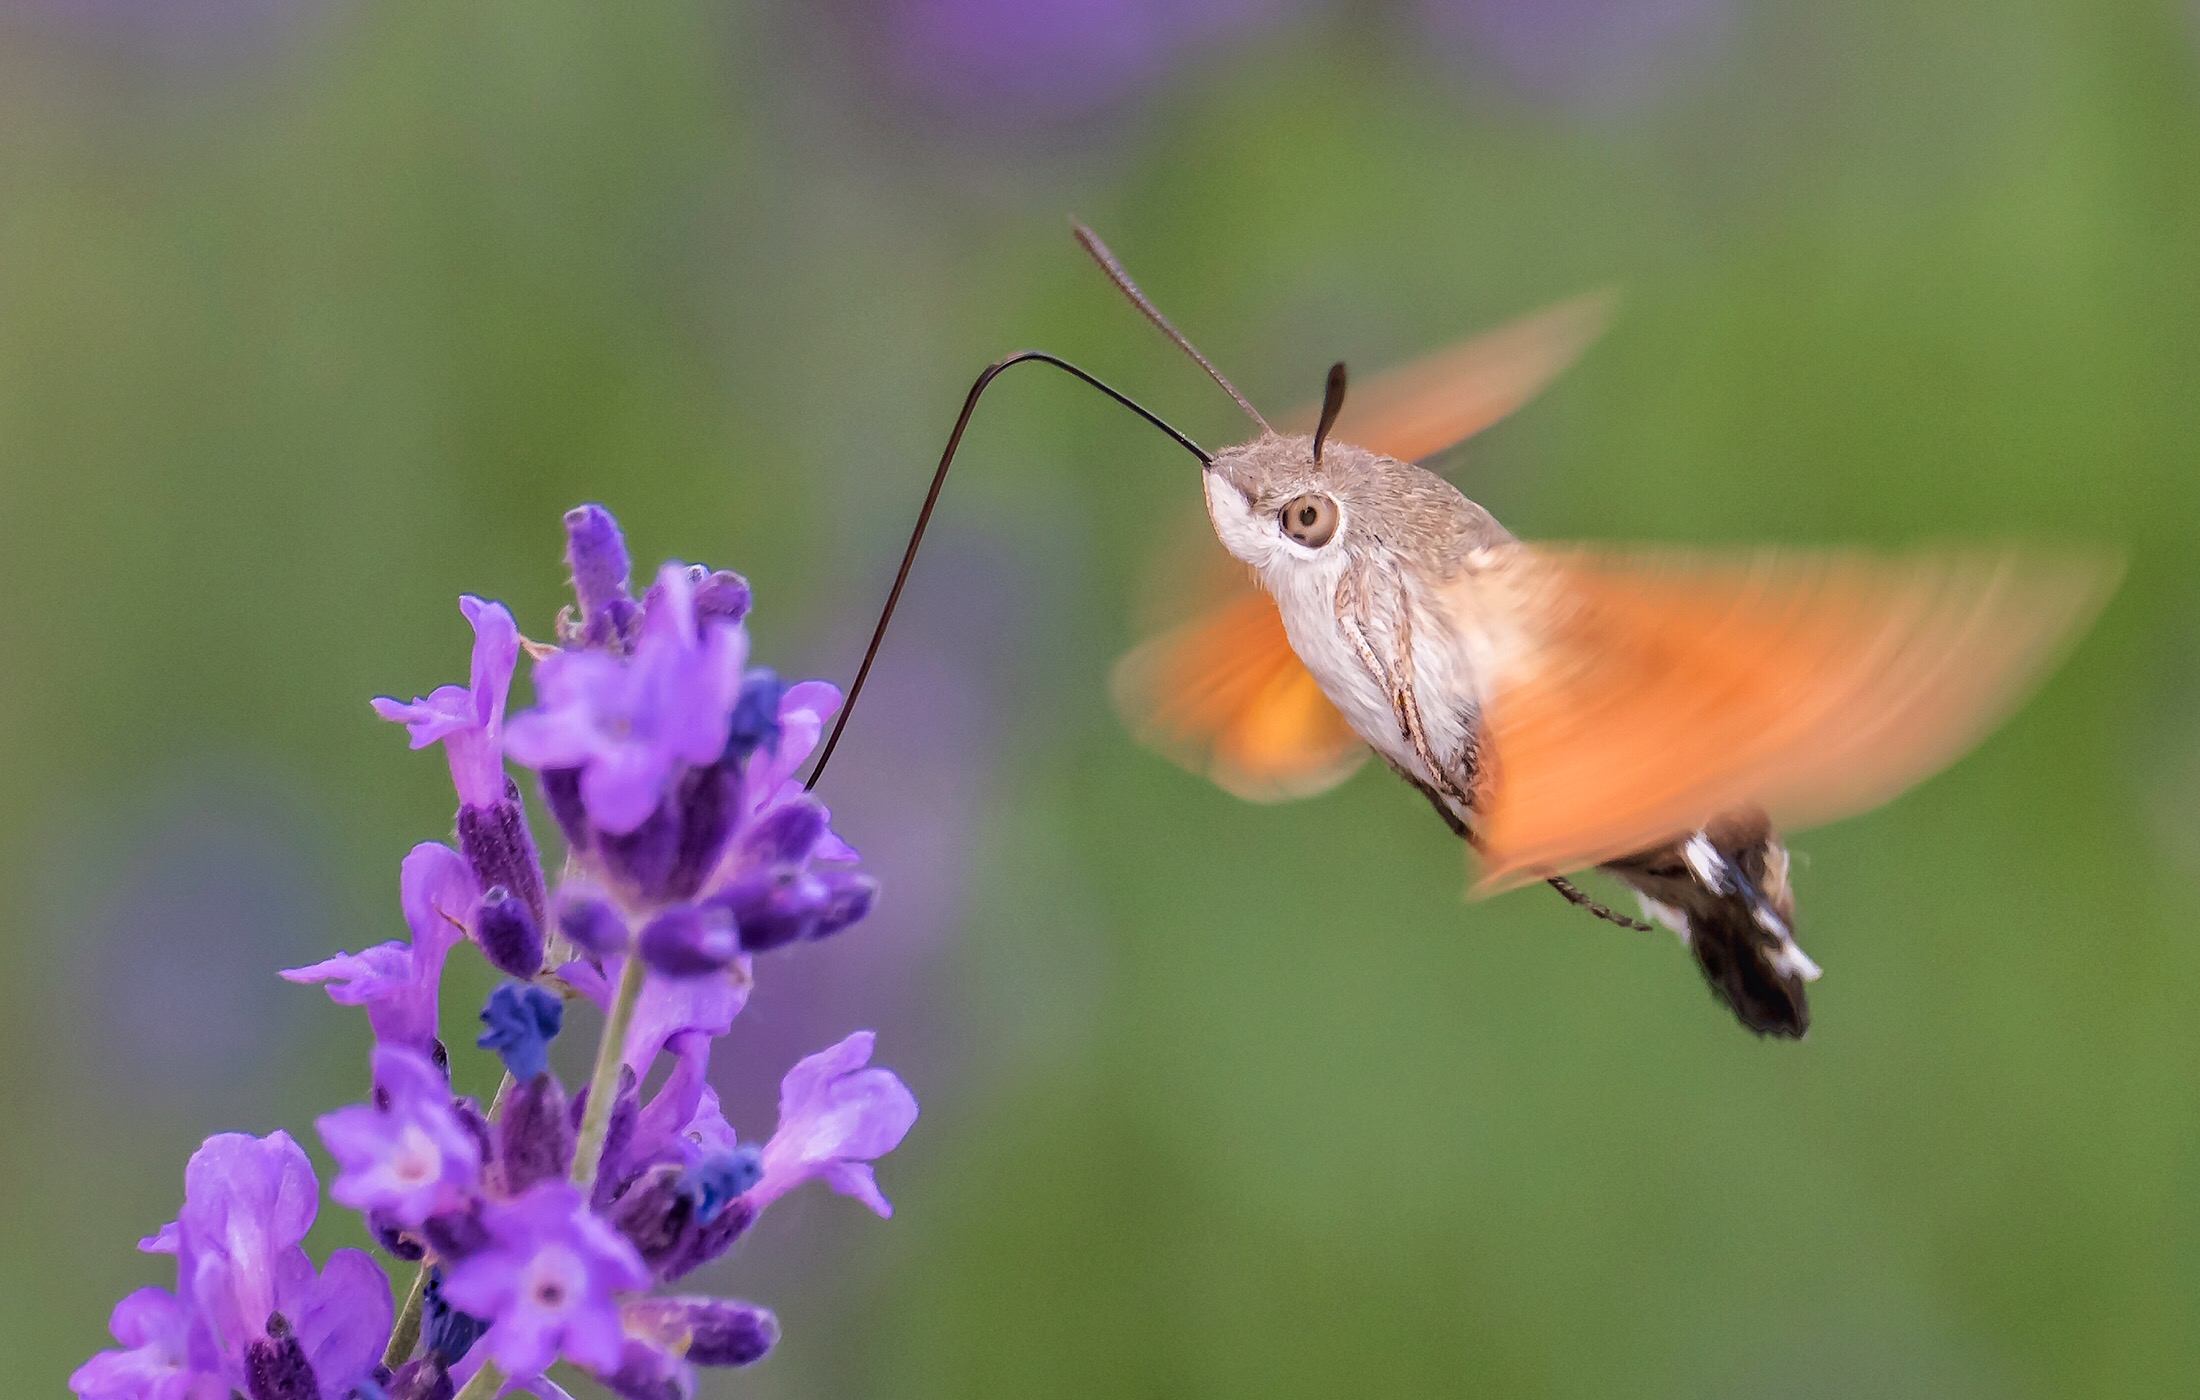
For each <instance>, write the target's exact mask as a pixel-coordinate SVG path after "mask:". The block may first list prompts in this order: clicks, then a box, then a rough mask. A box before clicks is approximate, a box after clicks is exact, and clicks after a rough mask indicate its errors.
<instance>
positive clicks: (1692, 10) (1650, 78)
mask: <svg viewBox="0 0 2200 1400" xmlns="http://www.w3.org/2000/svg"><path fill="white" fill-rule="evenodd" d="M1417 3H1418V4H1419V5H1420V9H1421V14H1422V18H1423V21H1424V23H1425V24H1426V26H1427V29H1428V33H1429V35H1430V37H1431V38H1432V39H1434V40H1435V41H1436V44H1437V47H1438V49H1439V50H1440V51H1442V52H1443V53H1445V54H1447V55H1448V56H1450V57H1452V58H1453V59H1455V60H1457V61H1459V62H1461V63H1464V64H1466V65H1468V66H1470V67H1482V66H1487V67H1490V68H1494V69H1496V70H1497V71H1498V72H1500V73H1501V74H1503V75H1504V77H1505V78H1506V80H1507V81H1509V82H1510V83H1511V84H1512V85H1513V86H1515V87H1517V88H1519V89H1520V90H1521V91H1522V92H1523V93H1525V94H1526V95H1527V96H1530V97H1535V98H1540V99H1542V100H1545V101H1549V102H1555V103H1558V104H1560V105H1562V106H1568V107H1574V108H1577V109H1581V110H1585V111H1598V110H1609V109H1612V108H1618V107H1624V106H1627V105H1628V104H1630V103H1632V102H1634V101H1637V100H1639V99H1641V98H1644V97H1647V96H1649V95H1650V94H1651V93H1652V92H1653V91H1654V90H1655V89H1657V88H1659V87H1661V86H1662V85H1664V84H1665V83H1666V82H1669V81H1670V80H1672V79H1673V78H1675V77H1677V76H1679V75H1680V74H1681V73H1683V72H1685V71H1686V70H1687V68H1688V67H1689V66H1690V64H1691V62H1692V61H1693V60H1695V59H1696V58H1698V57H1699V56H1700V55H1701V54H1702V53H1703V52H1704V51H1706V50H1707V49H1709V48H1711V47H1712V46H1714V45H1715V44H1716V43H1717V41H1719V40H1720V39H1722V38H1724V37H1725V35H1726V33H1727V31H1728V29H1729V28H1730V26H1731V22H1732V21H1733V19H1734V18H1735V7H1736V0H1417Z"/></svg>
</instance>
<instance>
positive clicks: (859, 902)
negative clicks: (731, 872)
mask: <svg viewBox="0 0 2200 1400" xmlns="http://www.w3.org/2000/svg"><path fill="white" fill-rule="evenodd" d="M877 897H878V885H877V882H875V881H874V880H872V879H871V877H870V876H868V875H864V874H861V873H859V872H857V871H853V870H838V869H826V870H815V871H807V870H803V869H801V868H800V867H798V866H792V865H774V866H770V867H768V868H766V869H763V870H757V871H753V872H751V873H749V874H747V875H744V876H742V877H741V878H740V879H738V880H736V881H734V882H733V883H732V884H731V885H729V886H727V887H726V889H725V891H724V892H723V893H722V894H719V895H717V896H715V898H714V899H713V902H714V903H717V904H721V905H723V906H724V907H725V908H726V909H728V910H730V911H731V912H732V914H733V919H734V923H735V924H736V925H737V926H739V928H740V930H741V950H742V951H743V952H745V953H766V952H770V951H771V950H772V949H774V948H783V947H785V946H786V945H787V944H789V943H799V942H802V941H804V940H807V939H815V938H824V937H827V936H829V935H831V934H835V933H838V932H840V930H842V929H844V928H846V927H848V926H849V925H850V924H852V923H854V922H856V921H857V920H858V919H861V918H862V917H863V916H864V915H866V914H868V913H870V912H871V905H872V904H873V902H875V901H876V899H877Z"/></svg>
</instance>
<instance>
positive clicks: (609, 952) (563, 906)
mask: <svg viewBox="0 0 2200 1400" xmlns="http://www.w3.org/2000/svg"><path fill="white" fill-rule="evenodd" d="M558 931H559V932H560V933H562V934H564V935H565V937H566V940H567V941H568V942H570V943H571V944H572V945H573V946H574V947H576V948H578V949H580V950H581V951H582V952H584V953H590V954H593V955H594V956H596V957H599V958H608V957H612V956H614V955H616V954H619V953H623V952H625V951H626V944H627V931H626V920H624V919H622V918H620V917H619V911H618V910H616V909H614V908H612V907H611V901H610V900H608V899H605V898H604V897H603V896H602V895H601V894H599V893H598V892H597V891H596V890H595V888H594V887H593V886H591V885H588V884H586V883H584V882H583V881H580V880H567V881H566V882H565V883H564V884H563V885H562V886H560V887H559V889H558Z"/></svg>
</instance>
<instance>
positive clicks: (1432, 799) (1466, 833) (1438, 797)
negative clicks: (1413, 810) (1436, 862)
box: [1390, 762, 1481, 850]
mask: <svg viewBox="0 0 2200 1400" xmlns="http://www.w3.org/2000/svg"><path fill="white" fill-rule="evenodd" d="M1390 771H1391V772H1393V773H1396V774H1397V775H1398V776H1399V777H1401V778H1403V779H1405V780H1406V781H1407V782H1408V783H1411V784H1412V785H1413V790H1414V791H1415V792H1418V793H1420V794H1421V796H1423V797H1425V798H1427V799H1428V805H1429V806H1431V807H1434V808H1435V809H1436V815H1437V816H1439V817H1442V818H1443V819H1444V825H1445V826H1448V827H1450V828H1451V834H1452V835H1454V836H1456V837H1458V838H1459V839H1460V840H1462V841H1464V842H1466V843H1467V844H1468V845H1470V846H1473V847H1475V848H1476V849H1478V850H1479V849H1480V848H1481V843H1480V842H1479V841H1477V840H1476V839H1475V836H1474V831H1473V829H1472V828H1470V827H1469V826H1468V825H1467V824H1466V822H1465V821H1463V820H1462V819H1461V818H1460V816H1459V814H1458V813H1457V812H1455V811H1453V810H1452V809H1451V804H1450V803H1449V802H1447V801H1445V800H1444V794H1442V793H1440V792H1438V791H1437V790H1436V789H1435V788H1433V787H1430V786H1429V785H1428V784H1427V783H1424V782H1422V781H1421V779H1420V778H1419V777H1418V776H1417V775H1415V774H1413V773H1410V772H1408V771H1406V769H1405V766H1404V765H1402V764H1399V763H1395V762H1393V763H1391V765H1390Z"/></svg>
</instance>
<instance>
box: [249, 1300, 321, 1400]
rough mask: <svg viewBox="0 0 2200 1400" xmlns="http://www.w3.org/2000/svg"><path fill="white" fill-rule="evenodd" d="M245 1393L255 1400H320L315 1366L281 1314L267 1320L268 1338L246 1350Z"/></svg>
mask: <svg viewBox="0 0 2200 1400" xmlns="http://www.w3.org/2000/svg"><path fill="white" fill-rule="evenodd" d="M244 1383H245V1390H246V1392H247V1393H248V1394H250V1395H251V1397H252V1400H321V1383H320V1382H319V1381H318V1380H315V1379H314V1376H313V1363H312V1362H311V1361H308V1360H307V1359H306V1349H305V1348H304V1347H303V1346H301V1345H299V1343H298V1338H297V1337H296V1335H294V1334H293V1333H292V1332H291V1330H290V1322H289V1320H288V1319H286V1318H285V1317H284V1316H283V1315H282V1314H281V1313H275V1314H273V1315H272V1316H270V1317H269V1318H268V1320H267V1335H266V1336H265V1337H259V1338H255V1339H254V1340H253V1341H252V1342H251V1344H250V1345H248V1346H247V1347H245V1349H244Z"/></svg>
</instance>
